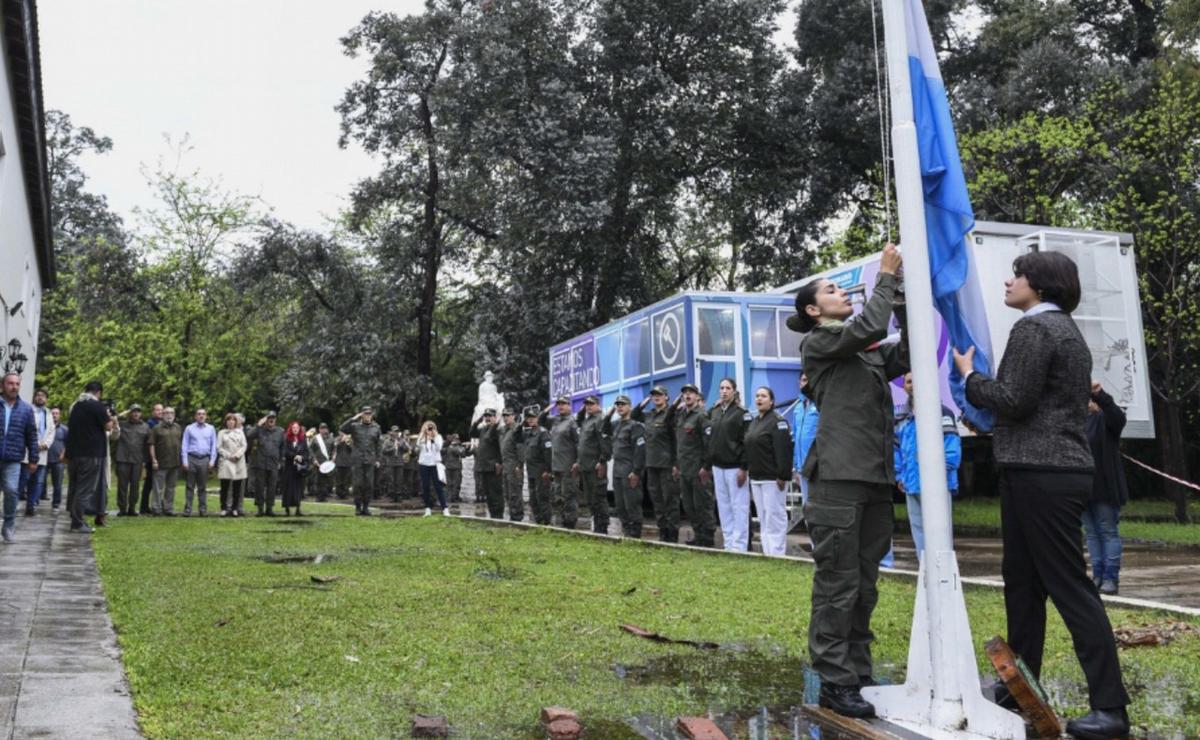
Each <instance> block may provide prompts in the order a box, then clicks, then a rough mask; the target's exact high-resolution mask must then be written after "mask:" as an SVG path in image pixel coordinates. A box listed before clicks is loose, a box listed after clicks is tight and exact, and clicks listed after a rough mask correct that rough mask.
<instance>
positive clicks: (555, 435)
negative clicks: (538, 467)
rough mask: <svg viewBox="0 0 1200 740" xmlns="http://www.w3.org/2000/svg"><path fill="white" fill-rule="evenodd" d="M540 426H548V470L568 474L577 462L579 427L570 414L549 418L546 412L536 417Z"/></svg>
mask: <svg viewBox="0 0 1200 740" xmlns="http://www.w3.org/2000/svg"><path fill="white" fill-rule="evenodd" d="M538 421H539V422H540V423H541V424H542V426H546V425H547V424H549V425H550V443H551V445H550V451H551V453H552V454H551V462H550V469H551V470H552V471H553V472H555V473H569V472H570V471H571V467H572V466H573V465H575V463H577V462H579V425H578V424H576V423H575V417H574V416H572V415H571V414H563V415H562V416H555V417H554V418H550V415H549V414H548V413H546V412H542V415H541V416H540V417H538Z"/></svg>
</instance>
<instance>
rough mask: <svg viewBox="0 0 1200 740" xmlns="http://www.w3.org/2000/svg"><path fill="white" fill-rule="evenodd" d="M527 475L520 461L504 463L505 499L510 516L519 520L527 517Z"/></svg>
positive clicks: (516, 520)
mask: <svg viewBox="0 0 1200 740" xmlns="http://www.w3.org/2000/svg"><path fill="white" fill-rule="evenodd" d="M524 487H525V475H524V473H523V471H522V467H521V464H520V463H512V462H506V463H504V501H505V502H506V503H507V504H508V518H509V519H511V520H512V521H514V522H519V521H521V520H522V519H524V518H525V490H524Z"/></svg>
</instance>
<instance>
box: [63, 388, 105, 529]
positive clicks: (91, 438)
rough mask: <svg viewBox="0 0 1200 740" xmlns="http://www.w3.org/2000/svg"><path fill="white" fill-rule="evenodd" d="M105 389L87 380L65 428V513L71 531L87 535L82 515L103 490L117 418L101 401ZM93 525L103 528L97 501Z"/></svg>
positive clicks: (72, 407)
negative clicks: (66, 479)
mask: <svg viewBox="0 0 1200 740" xmlns="http://www.w3.org/2000/svg"><path fill="white" fill-rule="evenodd" d="M103 393H104V387H103V386H102V385H101V384H100V381H98V380H93V381H90V382H89V383H88V384H87V385H86V386H84V388H83V395H81V396H80V397H79V400H77V401H76V402H75V404H74V405H73V406H71V411H70V413H69V414H68V416H67V426H68V427H69V428H70V430H71V434H70V435H68V436H67V477H68V479H69V483H68V488H67V510H68V511H69V512H70V513H71V531H72V532H80V533H83V534H87V533H89V532H91V531H92V528H91V527H89V526H88V525H87V524H86V523H85V522H84V521H83V516H84V513H85V512H86V510H87V508H88V505H89V504H90V503H92V502H93V501H94V499H95V498H96V496H97V495H98V494H99V492H100V491H101V490H102V486H103V476H104V475H105V474H106V471H105V463H104V461H105V459H106V458H107V457H108V433H109V431H110V430H111V429H112V428H113V427H114V426H115V425H116V422H117V417H116V415H115V414H113V411H112V407H111V405H108V404H105V403H104V402H103V401H101V400H100V399H101V397H102V395H103ZM95 510H96V512H97V513H96V526H98V527H102V526H104V508H103V505H102V504H100V503H99V502H97V504H96V505H95Z"/></svg>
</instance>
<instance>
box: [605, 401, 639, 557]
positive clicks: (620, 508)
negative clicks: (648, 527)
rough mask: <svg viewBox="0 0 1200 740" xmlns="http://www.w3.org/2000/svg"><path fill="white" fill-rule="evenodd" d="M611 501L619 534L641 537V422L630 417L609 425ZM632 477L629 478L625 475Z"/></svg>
mask: <svg viewBox="0 0 1200 740" xmlns="http://www.w3.org/2000/svg"><path fill="white" fill-rule="evenodd" d="M610 434H611V439H612V466H613V500H614V503H616V506H617V517H618V518H619V519H620V520H621V533H622V534H624V535H625V536H626V537H639V538H640V537H641V536H642V476H643V475H644V474H645V472H646V437H645V425H643V424H642V422H640V421H634V420H633V419H618V420H617V421H616V423H615V424H611V431H610ZM630 475H633V476H634V478H635V480H634V481H631V480H630V479H629V476H630Z"/></svg>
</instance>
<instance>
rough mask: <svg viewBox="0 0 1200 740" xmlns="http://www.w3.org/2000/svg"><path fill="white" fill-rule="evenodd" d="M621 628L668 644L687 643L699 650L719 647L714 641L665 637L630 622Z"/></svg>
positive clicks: (644, 637)
mask: <svg viewBox="0 0 1200 740" xmlns="http://www.w3.org/2000/svg"><path fill="white" fill-rule="evenodd" d="M621 629H622V630H624V631H625V632H628V633H629V634H631V635H635V636H637V637H641V638H643V639H646V640H653V641H654V642H665V643H668V644H670V645H688V646H690V647H694V648H700V649H701V650H717V649H719V648H720V647H721V646H720V645H718V644H717V643H715V642H699V641H696V640H676V639H675V638H673V637H666V636H665V635H660V634H658V633H657V632H651V631H649V630H644V629H642V628H641V627H637V626H635V625H632V624H623V625H621Z"/></svg>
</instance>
